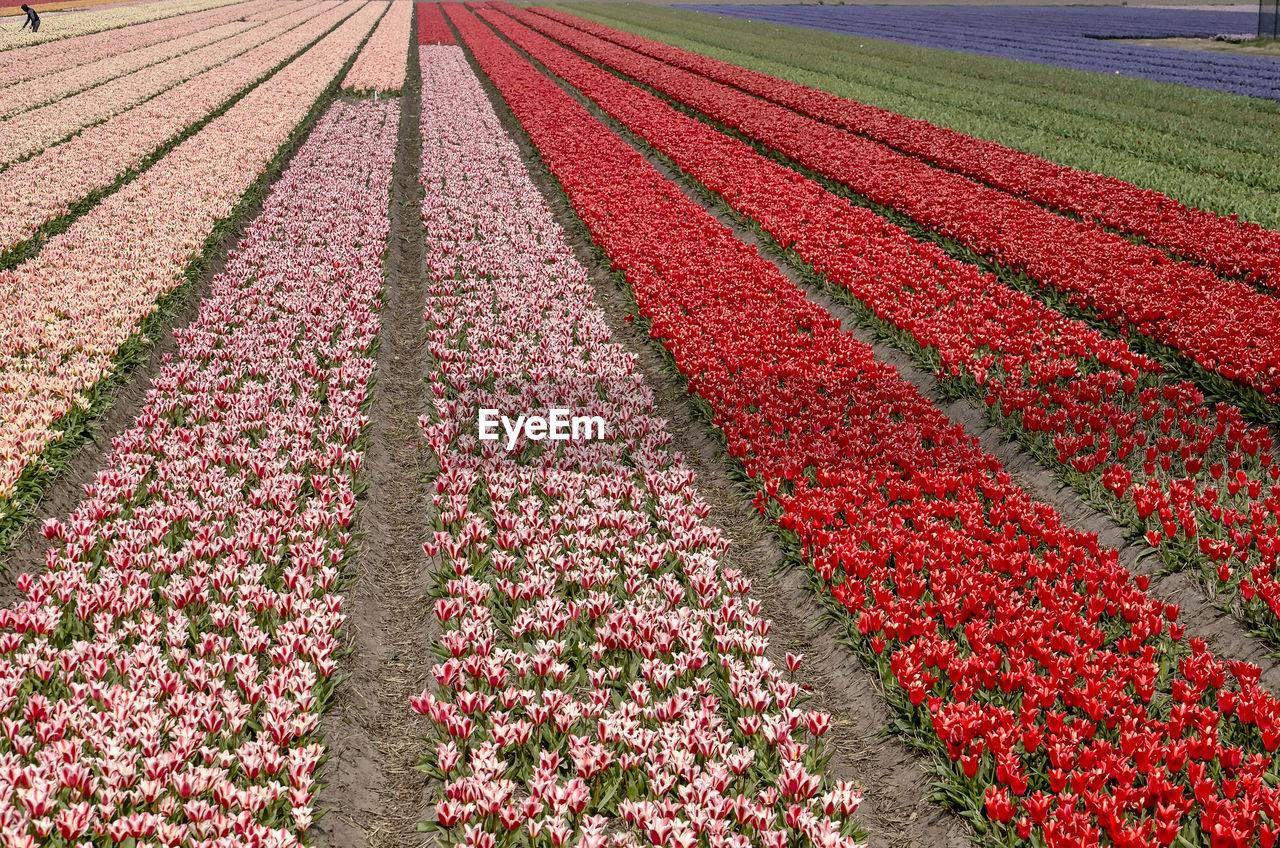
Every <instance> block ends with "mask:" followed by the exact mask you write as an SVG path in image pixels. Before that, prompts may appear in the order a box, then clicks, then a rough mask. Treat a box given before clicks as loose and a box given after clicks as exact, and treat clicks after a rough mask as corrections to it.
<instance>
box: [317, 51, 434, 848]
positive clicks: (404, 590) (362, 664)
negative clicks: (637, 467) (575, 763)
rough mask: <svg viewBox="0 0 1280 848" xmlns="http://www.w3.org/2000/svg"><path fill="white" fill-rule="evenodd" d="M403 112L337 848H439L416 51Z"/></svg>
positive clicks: (353, 601)
mask: <svg viewBox="0 0 1280 848" xmlns="http://www.w3.org/2000/svg"><path fill="white" fill-rule="evenodd" d="M409 50H410V56H409V73H408V76H407V78H406V81H405V87H404V95H403V97H402V98H401V110H400V142H399V146H398V150H397V157H396V170H395V179H394V182H393V183H392V196H391V235H390V239H389V242H390V243H389V244H388V249H387V258H386V275H387V279H386V282H385V283H384V287H383V305H382V310H381V314H382V330H381V334H380V336H379V349H378V364H377V370H376V371H375V372H374V373H375V383H374V387H373V392H372V398H373V403H372V407H371V409H370V411H369V416H370V428H369V429H370V445H369V449H368V451H367V453H366V454H365V469H366V472H367V479H368V480H369V482H370V485H369V489H368V491H367V492H366V493H365V495H364V503H363V506H362V508H361V510H360V515H359V519H358V529H359V532H360V533H361V534H362V536H361V539H360V542H359V550H358V551H357V553H356V556H355V557H354V559H353V562H354V574H352V575H350V580H351V582H350V584H349V585H348V586H347V587H346V588H345V590H344V593H343V594H344V595H345V597H346V604H345V606H344V612H346V614H347V616H348V620H347V628H346V630H345V632H344V633H343V634H342V642H343V645H344V646H345V647H347V648H349V649H350V651H351V653H350V654H348V655H347V656H346V657H344V659H343V660H342V663H341V665H340V668H339V673H341V674H343V675H346V679H345V681H344V682H343V684H342V685H341V686H340V687H339V688H338V690H337V692H336V694H335V696H334V697H335V700H334V703H333V705H332V706H331V707H330V709H329V710H328V711H327V712H326V714H325V717H324V719H323V720H322V721H321V729H322V732H323V733H324V738H325V744H326V745H327V746H328V748H329V759H328V761H327V764H326V766H325V769H324V772H323V774H322V776H321V779H322V780H323V781H325V782H327V784H328V785H327V786H326V787H325V788H324V789H322V790H321V791H320V793H319V795H318V796H317V801H316V804H317V807H319V808H321V809H326V810H327V812H326V813H325V815H323V816H322V817H321V818H320V819H319V821H317V822H316V824H315V826H314V828H313V829H312V836H313V837H314V839H315V841H316V843H317V844H319V845H324V846H328V848H414V846H425V845H428V844H430V843H431V839H430V838H429V837H427V836H424V835H422V834H419V833H417V832H416V830H415V827H416V825H417V823H418V822H420V821H424V820H426V819H427V818H428V812H429V810H428V805H429V802H428V797H427V794H426V778H425V776H424V775H423V774H422V773H421V772H419V771H416V770H415V768H414V767H415V766H416V765H417V764H418V763H419V762H421V760H422V759H423V757H424V756H425V754H426V751H427V735H428V732H429V730H430V725H429V723H428V722H427V720H426V719H425V718H424V717H422V716H419V715H418V714H416V713H414V712H413V711H412V710H411V709H410V708H409V698H410V697H411V696H414V695H417V694H418V693H420V692H421V691H422V690H423V689H424V688H425V687H426V685H427V681H428V677H429V672H430V668H431V662H432V660H431V659H430V657H431V646H432V645H433V644H434V643H435V641H436V639H437V638H438V637H439V635H440V630H439V623H438V622H437V620H436V618H435V617H434V616H433V615H432V614H431V605H432V601H431V600H430V599H429V598H428V596H427V591H428V589H429V588H430V586H431V581H430V575H431V573H432V572H433V571H434V568H433V566H432V562H431V560H429V559H428V558H427V556H426V554H425V553H424V552H423V549H422V543H423V542H424V541H425V540H426V534H427V529H428V519H429V515H430V514H429V512H428V510H430V509H431V498H430V493H429V492H428V491H427V488H426V485H425V477H426V475H427V474H428V473H429V472H430V470H431V467H432V466H431V457H430V452H429V451H428V450H427V447H426V442H425V440H424V438H423V434H422V430H421V428H420V427H419V426H418V416H419V415H421V414H422V413H423V412H425V411H426V384H425V382H424V378H425V376H426V369H427V367H428V364H427V354H426V325H425V323H424V321H423V313H424V310H425V306H426V289H425V286H424V281H423V252H424V245H425V242H424V240H423V231H422V222H421V220H420V219H419V201H420V199H421V197H422V188H421V186H420V185H419V184H418V170H419V168H420V161H421V155H422V154H421V136H420V131H419V126H418V119H419V115H420V113H421V109H422V101H421V94H420V92H421V74H420V72H419V68H418V59H417V45H416V44H412V45H410V46H409Z"/></svg>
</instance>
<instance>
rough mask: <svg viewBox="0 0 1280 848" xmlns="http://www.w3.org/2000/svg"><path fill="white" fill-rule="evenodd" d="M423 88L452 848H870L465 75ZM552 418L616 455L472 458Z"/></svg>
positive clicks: (750, 609)
mask: <svg viewBox="0 0 1280 848" xmlns="http://www.w3.org/2000/svg"><path fill="white" fill-rule="evenodd" d="M421 65H422V75H423V108H422V132H423V169H422V177H421V179H422V182H423V185H424V187H425V189H426V191H425V199H424V201H423V221H424V223H425V225H426V235H427V255H428V266H429V273H430V277H431V283H430V286H429V294H428V306H427V311H426V320H427V324H428V328H429V341H428V344H429V348H430V351H431V354H432V356H433V357H434V359H435V360H436V369H435V370H434V372H433V373H432V375H431V387H432V390H433V395H434V398H433V406H432V410H431V412H430V413H429V414H428V415H426V416H424V419H423V428H424V431H425V433H426V437H427V440H428V442H429V444H430V445H431V448H432V450H433V451H434V452H435V454H436V455H437V457H438V459H439V471H438V474H437V476H436V494H435V495H433V502H434V504H435V507H436V510H437V517H438V525H437V526H438V530H437V532H436V534H435V536H434V539H433V540H432V541H431V542H430V543H429V544H428V546H427V547H428V550H429V551H430V552H432V553H438V554H440V555H441V568H440V571H439V572H438V575H437V576H438V579H439V588H440V597H439V600H438V601H437V602H436V605H435V614H436V616H437V617H438V618H439V620H440V623H441V625H442V627H443V636H442V637H441V639H440V644H439V648H440V650H439V654H440V662H438V663H437V664H435V665H434V666H433V667H432V672H433V676H434V679H435V685H434V686H433V687H432V688H431V689H428V690H427V691H425V692H423V693H422V695H421V696H419V697H417V698H415V699H414V701H413V707H414V709H416V710H418V711H419V712H421V713H423V714H425V715H427V716H429V717H430V718H431V719H432V720H433V722H434V724H435V727H436V735H437V739H436V745H435V747H434V752H433V754H432V755H431V756H430V758H429V763H428V768H429V769H431V770H432V771H433V773H434V774H435V775H436V776H437V777H438V778H440V779H441V780H442V781H443V783H442V786H441V787H440V790H439V800H438V801H437V803H436V821H435V823H434V828H435V829H437V830H439V831H440V832H441V834H442V836H443V838H444V842H443V843H442V844H463V843H465V844H467V845H494V844H495V839H496V840H497V842H496V844H500V845H516V844H531V845H557V846H558V845H564V844H572V845H582V846H604V845H606V844H608V845H613V846H641V845H656V846H664V848H665V846H672V845H685V846H691V845H695V844H708V845H726V846H728V845H764V846H777V848H781V846H785V845H791V846H810V845H813V846H817V845H823V846H832V848H836V846H852V845H853V844H854V841H855V840H854V839H853V838H852V835H851V833H850V831H851V827H852V822H851V821H849V819H848V816H849V814H850V813H852V812H853V810H854V809H855V808H856V807H857V805H858V801H859V800H860V797H861V796H860V794H859V793H857V792H856V791H853V790H852V789H851V788H850V787H849V786H848V785H845V784H843V783H840V782H827V781H824V780H823V778H822V777H821V775H820V767H821V764H822V762H823V761H824V760H823V757H822V751H821V747H820V744H819V742H818V741H817V739H816V738H815V737H816V736H820V735H822V734H823V733H824V732H825V730H826V728H827V725H828V722H829V716H827V715H826V714H824V713H820V712H817V711H813V710H808V709H805V708H804V707H803V706H802V703H801V700H800V698H799V696H800V694H801V693H800V688H799V686H797V685H796V684H795V683H793V682H792V681H791V680H790V679H789V677H790V675H789V673H788V670H787V669H786V668H784V667H782V666H780V665H777V664H775V663H774V662H772V661H771V660H770V659H769V658H768V657H767V656H766V650H767V649H768V645H769V640H768V637H767V634H768V632H769V622H768V620H766V619H762V618H761V617H760V616H759V603H758V602H757V601H755V600H753V599H752V598H751V597H750V596H749V595H748V594H747V593H748V591H749V587H750V581H749V580H748V579H747V578H746V577H745V576H744V575H743V574H742V573H741V572H739V571H738V570H737V569H735V568H732V567H727V566H723V565H721V564H720V563H719V561H718V560H719V558H720V556H721V555H722V554H723V553H724V551H725V550H726V548H727V546H728V545H727V541H726V540H725V539H724V537H723V536H722V535H721V534H720V533H719V532H718V531H717V530H716V529H715V528H713V527H711V526H710V525H708V524H707V523H706V521H705V520H704V517H705V515H706V513H707V509H708V508H707V505H706V504H705V503H704V502H702V501H701V500H700V499H699V497H698V494H697V492H696V490H695V489H694V486H693V476H692V474H691V473H690V472H689V471H688V469H686V468H685V467H684V466H683V463H682V462H681V461H680V460H679V459H678V458H677V457H675V456H674V455H673V454H672V452H671V451H670V449H669V448H668V446H667V445H668V443H669V442H670V436H669V435H668V433H667V431H666V426H665V423H664V422H663V421H662V419H660V418H658V417H657V416H656V415H655V412H654V408H653V395H652V392H651V391H650V389H649V388H648V386H646V385H645V383H644V380H643V376H642V375H641V374H640V373H638V372H637V370H636V365H635V359H634V357H633V356H632V355H630V354H628V353H626V352H624V351H623V350H622V349H621V347H620V346H619V345H618V344H616V343H614V342H613V341H612V340H611V339H610V335H609V330H608V328H607V327H606V325H605V323H604V317H603V315H602V313H601V312H600V310H599V309H598V308H597V307H596V306H595V304H594V301H593V299H592V296H593V293H592V288H591V286H590V284H589V282H588V279H587V275H586V272H585V271H584V270H583V268H582V266H581V265H579V264H578V263H577V262H576V261H575V259H574V258H573V253H572V251H571V250H570V248H569V247H568V246H567V244H566V243H565V239H564V234H563V232H562V231H561V230H560V228H559V226H558V225H557V224H556V223H555V222H554V219H553V217H552V214H551V211H550V209H549V208H548V206H547V204H546V201H545V200H543V199H542V197H541V196H540V195H539V194H538V192H537V190H536V189H535V188H534V187H533V185H532V183H531V182H530V180H529V176H528V174H527V172H526V171H525V167H524V163H523V162H522V161H521V158H520V155H519V151H518V150H517V149H516V146H515V144H514V143H512V141H511V140H510V139H509V138H508V137H507V136H506V134H505V133H504V132H503V130H502V128H501V126H500V125H499V123H498V119H497V116H496V115H495V114H494V112H493V109H492V107H491V106H490V104H489V102H488V99H487V97H486V96H485V93H484V91H483V89H482V88H481V87H480V84H479V81H478V80H477V79H476V77H475V75H474V74H473V73H472V72H471V70H470V68H469V67H468V65H467V61H466V58H465V57H464V56H463V54H462V51H461V50H460V49H459V48H457V47H425V48H422V51H421ZM494 375H503V376H499V377H497V378H496V379H495V376H494ZM548 407H561V408H570V409H573V410H575V412H576V413H578V414H583V415H593V416H599V417H600V418H602V419H603V420H604V421H605V422H606V425H605V426H606V430H605V432H606V436H605V438H603V439H597V440H593V441H585V440H583V441H568V442H558V443H555V442H552V443H548V442H542V443H537V442H533V441H529V440H527V439H522V441H521V442H520V443H518V444H517V445H516V446H515V449H514V450H511V451H508V450H505V449H504V446H503V445H500V444H498V443H496V442H482V441H480V440H479V439H477V438H476V435H477V432H476V421H477V415H478V413H479V410H480V409H483V408H492V409H497V410H500V411H501V412H503V413H505V414H511V415H514V414H523V413H533V412H536V411H538V410H544V411H545V410H546V409H547V408H548ZM548 444H550V445H551V447H545V446H546V445H548ZM787 659H788V662H789V663H790V665H791V666H792V670H794V668H795V667H798V663H799V659H798V658H793V657H790V656H788V658H787ZM521 832H522V833H521ZM524 839H527V840H528V841H527V842H526V841H523V840H524Z"/></svg>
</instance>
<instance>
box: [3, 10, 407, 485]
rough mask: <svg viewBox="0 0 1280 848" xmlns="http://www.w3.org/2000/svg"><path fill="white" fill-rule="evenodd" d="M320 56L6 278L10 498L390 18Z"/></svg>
mask: <svg viewBox="0 0 1280 848" xmlns="http://www.w3.org/2000/svg"><path fill="white" fill-rule="evenodd" d="M349 5H351V6H352V7H358V11H356V12H355V14H354V15H352V16H351V17H350V18H348V19H347V20H346V21H345V22H344V23H343V24H342V25H341V26H339V27H338V28H337V29H336V30H334V31H333V32H332V33H331V34H329V35H328V36H326V37H325V38H324V39H323V40H322V41H321V42H319V43H318V44H317V45H316V46H315V47H313V48H311V49H310V50H308V51H307V52H306V53H304V54H303V55H302V56H301V57H299V58H298V59H295V60H294V61H293V62H291V63H290V64H289V65H288V66H286V67H285V68H283V69H282V70H281V71H279V72H278V73H276V74H275V75H274V76H273V77H271V79H269V80H267V81H266V82H265V83H263V84H262V85H260V86H258V87H257V88H256V89H254V90H253V91H251V92H250V93H249V94H248V95H246V96H245V97H244V98H243V99H242V100H240V101H239V102H238V103H237V104H236V105H235V106H234V107H232V108H231V109H229V110H227V112H226V113H224V114H223V115H221V116H220V117H219V118H217V119H216V120H214V121H212V122H210V123H209V124H208V125H207V126H206V127H204V128H203V129H202V130H201V131H200V132H198V133H196V134H195V135H193V136H192V137H191V138H189V139H187V140H186V141H184V142H183V143H182V144H180V145H178V146H177V147H176V148H174V149H173V151H172V152H171V153H170V154H169V155H168V156H166V157H165V158H164V159H162V160H160V161H159V162H157V163H156V164H155V165H153V166H152V167H151V168H149V169H148V170H147V171H146V173H144V174H143V175H142V176H140V177H139V178H138V179H136V180H134V181H133V182H131V183H129V184H128V185H126V186H125V187H124V188H122V189H121V190H120V191H118V192H116V193H115V194H113V195H111V196H110V197H108V198H107V199H105V200H104V201H103V202H101V203H99V204H98V205H97V206H95V207H94V208H93V209H92V210H90V211H89V212H87V213H86V214H85V215H83V216H82V217H81V218H79V219H78V220H77V221H76V222H75V223H74V224H73V225H72V226H71V227H70V228H68V229H67V230H66V232H64V233H62V234H60V235H58V236H55V237H54V238H52V239H50V240H49V241H48V242H47V243H46V244H45V246H44V248H43V249H42V250H41V252H40V253H39V255H37V256H36V257H35V258H34V259H32V260H31V261H29V262H26V263H24V264H22V265H21V266H19V267H18V268H17V269H15V270H13V271H7V272H0V302H3V303H4V304H5V305H6V309H5V310H4V312H3V313H2V314H0V498H4V497H5V496H7V495H8V494H9V492H10V491H11V490H12V487H13V486H14V484H15V483H16V481H17V480H18V478H19V475H20V474H21V472H22V469H23V467H24V466H25V465H26V464H27V463H28V462H29V461H31V459H32V458H33V457H35V456H37V455H38V454H39V453H40V451H42V450H43V449H44V447H45V445H47V444H48V443H49V442H50V441H51V440H53V439H54V438H56V434H55V432H54V430H53V426H54V423H55V422H56V421H57V420H58V419H59V418H60V417H61V416H62V415H64V414H65V413H66V412H67V411H68V410H70V409H71V407H72V405H73V404H83V403H84V398H83V396H82V395H81V394H80V393H81V392H83V391H84V390H86V389H88V388H89V387H90V386H92V385H93V384H94V383H96V382H97V381H98V380H100V379H101V378H102V377H103V376H105V375H106V374H107V373H109V372H110V371H111V369H112V367H113V362H112V357H113V355H114V354H115V352H116V351H117V350H119V348H120V346H121V345H122V344H123V343H124V342H125V341H126V340H127V339H128V338H129V337H130V335H132V334H133V333H134V332H135V331H136V328H137V327H138V324H139V322H140V321H141V320H142V319H143V318H144V317H145V316H146V315H148V314H150V313H151V312H152V311H153V310H154V309H155V308H156V301H157V299H158V298H159V297H160V296H161V295H163V294H164V293H165V292H168V291H170V290H172V289H174V288H176V287H177V286H178V285H179V284H180V283H181V282H182V279H183V273H184V272H185V270H186V267H187V265H188V263H189V262H190V261H191V259H192V257H193V256H195V255H196V254H197V252H198V251H199V250H200V249H201V247H202V245H203V244H204V241H205V240H206V239H207V238H208V237H209V235H210V234H211V233H212V232H213V228H214V225H215V224H216V223H217V222H218V221H219V220H220V219H222V218H224V217H226V216H227V215H228V214H229V213H230V212H231V211H232V210H233V209H234V208H235V206H236V204H237V203H238V202H239V200H240V197H241V195H243V194H244V192H245V190H246V189H248V188H249V186H250V185H252V183H253V181H254V180H255V179H257V178H258V176H259V174H261V173H262V170H263V168H264V167H265V166H266V165H267V163H268V162H270V161H271V159H272V157H273V156H274V155H275V153H276V152H277V150H279V148H280V146H281V145H282V144H283V143H284V142H285V141H286V140H287V139H288V138H289V136H290V134H291V133H292V132H293V131H294V129H295V128H296V127H297V125H298V123H299V122H300V121H301V120H302V119H303V117H304V116H305V115H306V114H307V112H308V111H309V110H310V109H311V108H312V106H313V105H314V104H315V102H316V99H317V98H318V97H319V96H320V95H321V94H322V93H323V92H324V90H325V89H326V88H327V87H328V86H329V84H330V82H331V81H332V80H333V79H334V77H335V76H336V75H337V73H338V71H339V70H340V69H341V68H342V66H343V65H344V64H345V63H346V62H347V60H348V58H349V57H350V56H351V54H352V53H353V52H354V51H355V49H356V47H358V46H359V44H360V43H361V42H362V41H363V40H364V38H365V36H366V35H367V34H368V32H369V30H370V29H371V28H372V26H373V24H374V21H376V20H377V19H378V18H379V17H380V16H381V14H382V12H383V10H384V9H385V4H384V3H364V4H362V3H361V0H350V4H349Z"/></svg>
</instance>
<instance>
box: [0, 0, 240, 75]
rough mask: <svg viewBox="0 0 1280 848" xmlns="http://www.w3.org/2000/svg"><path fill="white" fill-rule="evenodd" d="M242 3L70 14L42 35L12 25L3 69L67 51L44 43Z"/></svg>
mask: <svg viewBox="0 0 1280 848" xmlns="http://www.w3.org/2000/svg"><path fill="white" fill-rule="evenodd" d="M242 2H243V0H159V2H156V3H138V4H133V5H121V6H117V7H115V8H111V9H90V10H87V11H84V12H67V13H66V14H60V15H58V16H57V17H58V25H57V26H56V27H43V29H44V31H43V32H39V33H35V34H32V33H30V32H23V31H21V30H19V29H18V28H17V27H13V26H10V27H6V28H5V29H4V31H3V32H0V67H5V66H7V65H8V63H9V62H11V61H13V62H17V61H27V60H30V59H32V58H36V57H41V58H43V57H47V56H53V55H55V54H57V53H58V52H59V51H65V50H66V49H67V45H65V44H59V45H49V47H48V48H45V49H40V48H41V47H43V46H44V43H45V42H50V41H63V40H66V39H68V38H77V37H82V36H86V35H92V34H95V33H101V32H103V31H105V30H114V29H119V28H122V27H132V26H136V25H138V24H145V23H149V22H151V21H157V20H161V19H164V18H172V17H176V16H178V15H188V14H191V13H193V12H203V11H205V10H207V9H216V8H219V7H222V6H232V5H238V4H239V3H242ZM78 46H79V45H78V44H77V43H73V44H72V48H73V49H75V48H78ZM11 53H12V56H11V55H10V54H11ZM64 67H65V66H64Z"/></svg>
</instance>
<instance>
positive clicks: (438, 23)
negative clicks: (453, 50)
mask: <svg viewBox="0 0 1280 848" xmlns="http://www.w3.org/2000/svg"><path fill="white" fill-rule="evenodd" d="M414 5H415V6H417V9H418V43H419V44H453V32H451V31H450V29H449V25H448V24H447V23H445V20H444V13H443V12H442V11H440V4H439V3H415V4H414Z"/></svg>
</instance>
